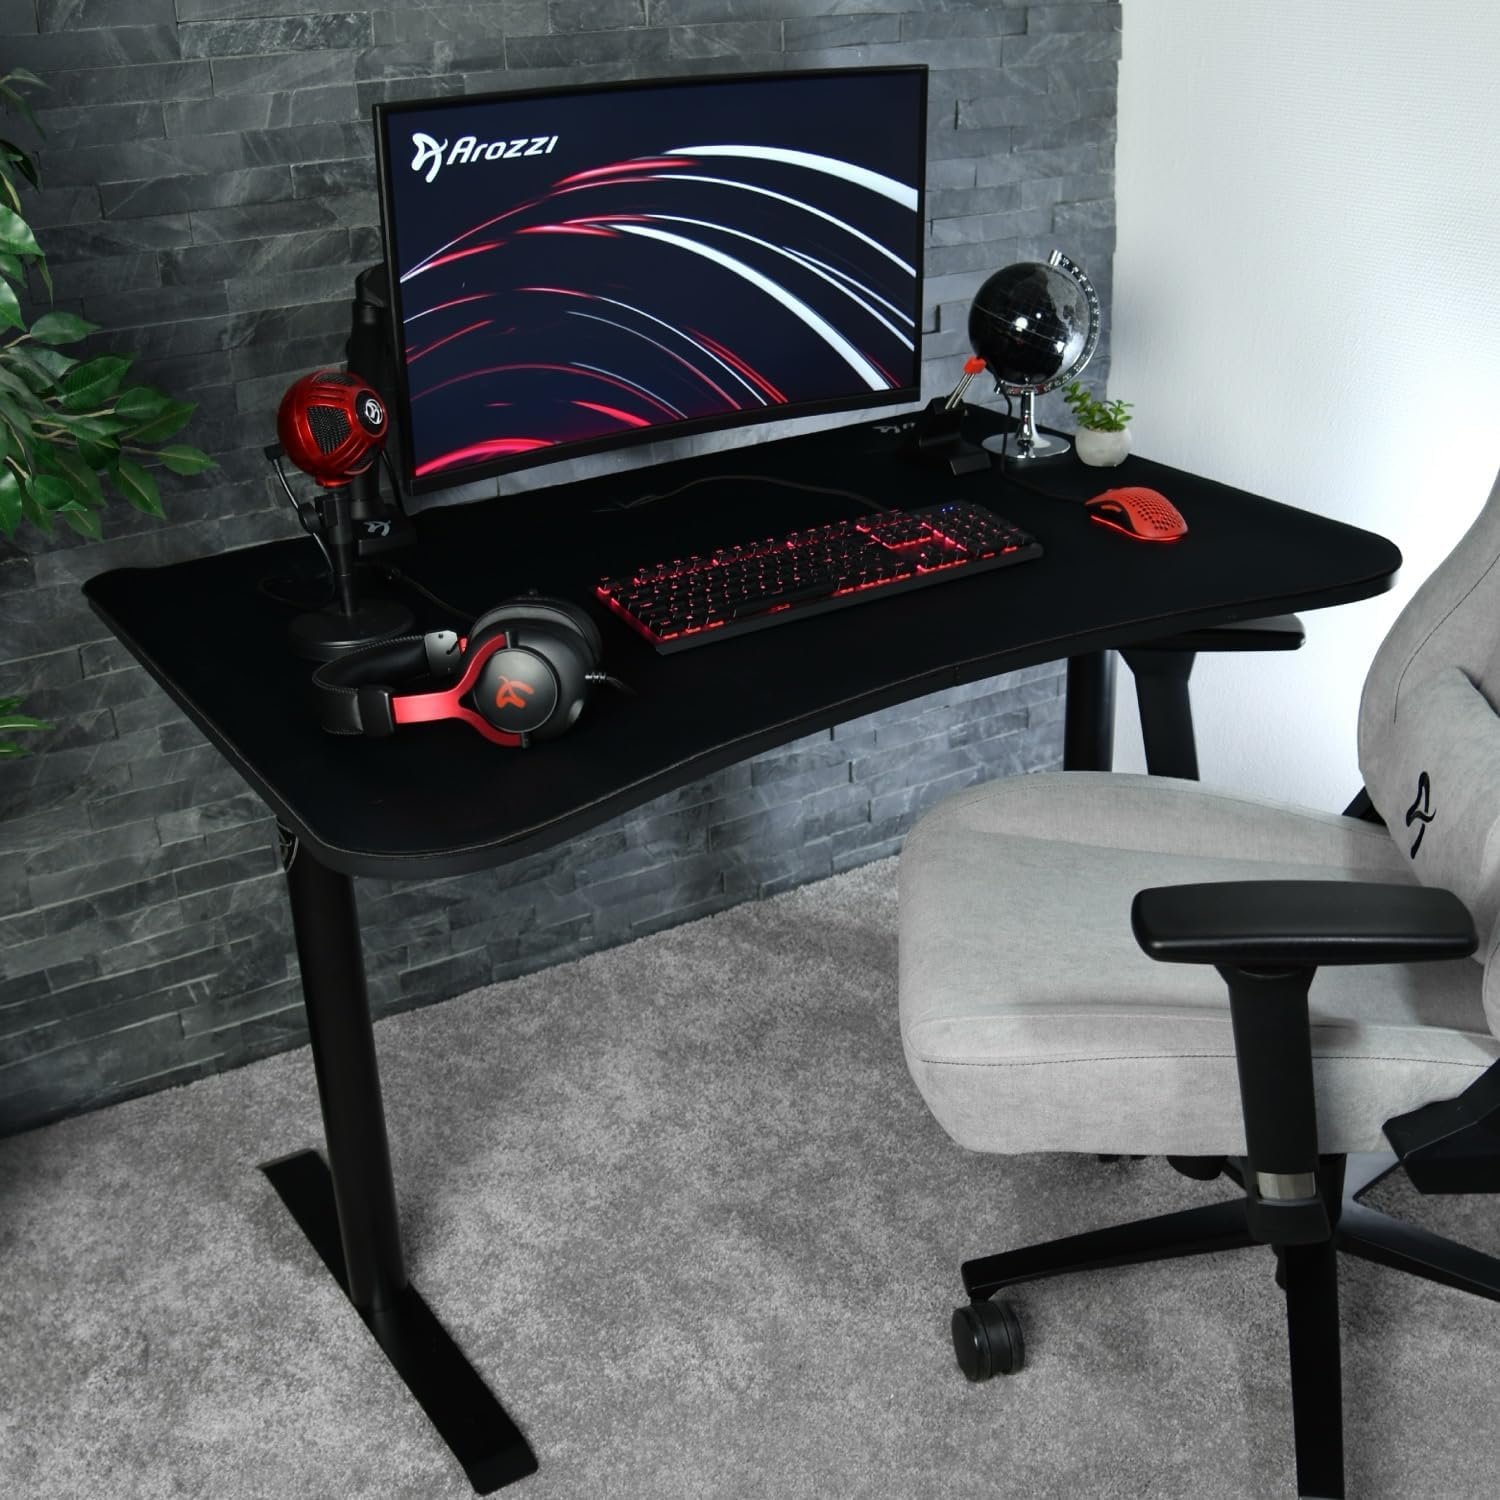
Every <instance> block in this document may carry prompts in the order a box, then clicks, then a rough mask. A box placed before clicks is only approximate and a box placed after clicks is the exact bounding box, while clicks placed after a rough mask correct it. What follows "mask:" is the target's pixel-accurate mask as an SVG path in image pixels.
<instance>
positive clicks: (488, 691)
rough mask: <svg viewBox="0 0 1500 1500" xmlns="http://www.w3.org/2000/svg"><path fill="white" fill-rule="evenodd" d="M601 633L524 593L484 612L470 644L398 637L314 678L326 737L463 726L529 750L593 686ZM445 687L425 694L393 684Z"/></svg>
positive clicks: (599, 677) (562, 725)
mask: <svg viewBox="0 0 1500 1500" xmlns="http://www.w3.org/2000/svg"><path fill="white" fill-rule="evenodd" d="M602 653H603V646H602V642H601V641H600V638H599V627H598V626H597V625H595V623H594V622H593V620H591V619H590V618H589V616H588V615H587V614H586V613H585V612H584V611H583V610H582V609H580V608H579V607H578V606H577V605H576V604H570V603H568V602H567V601H566V600H562V599H544V598H541V597H540V596H537V595H527V596H526V597H524V598H520V599H510V600H507V601H506V602H505V603H504V604H500V605H497V606H496V607H495V608H494V609H491V610H488V611H487V612H486V613H484V614H482V615H481V616H480V617H479V618H478V619H477V620H476V621H475V622H474V627H473V629H472V630H470V632H469V634H468V636H467V637H466V638H460V637H459V636H458V635H456V634H455V633H454V632H453V631H451V630H436V631H433V632H431V633H430V634H428V635H405V636H398V637H397V638H396V639H394V640H384V641H377V642H376V643H375V644H374V645H370V646H364V647H361V648H360V649H359V650H357V651H351V652H349V653H348V654H347V655H345V656H341V657H339V658H337V659H336V660H334V661H330V662H325V663H324V664H323V665H322V666H321V667H319V668H318V670H317V671H316V672H315V673H314V674H313V679H312V680H313V687H314V688H315V689H316V692H317V702H318V717H319V719H320V721H321V722H322V725H323V728H324V729H326V730H328V732H329V733H330V734H364V735H370V736H371V737H373V738H377V739H379V738H384V737H385V736H386V735H389V734H394V733H395V731H396V729H397V728H398V727H399V726H400V725H404V724H425V723H430V722H432V721H433V720H436V719H460V720H462V721H463V722H464V723H466V724H468V725H470V726H472V727H473V728H474V729H477V730H478V731H479V733H480V734H482V735H483V736H484V737H485V738H486V739H487V740H492V741H493V742H494V743H495V744H497V745H517V746H521V747H525V746H526V745H529V744H530V743H531V742H532V741H533V740H549V739H553V738H555V737H556V736H557V735H559V734H561V733H562V732H563V731H564V730H565V729H568V728H570V727H571V726H572V725H573V723H574V722H575V721H576V720H577V718H578V716H579V714H581V713H582V712H583V706H584V704H585V703H586V702H588V699H589V694H590V692H591V691H592V689H593V687H594V685H595V684H597V683H601V682H607V681H610V679H609V678H608V677H607V676H606V675H605V673H603V672H602V671H600V670H599V663H600V658H601V656H602ZM415 677H428V678H439V679H442V680H443V684H444V685H443V686H441V687H438V688H436V689H431V690H428V691H424V692H401V691H398V690H397V689H396V687H394V686H392V685H391V684H394V683H399V682H402V681H404V680H405V679H408V678H415Z"/></svg>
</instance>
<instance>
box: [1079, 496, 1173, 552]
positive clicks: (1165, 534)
mask: <svg viewBox="0 0 1500 1500" xmlns="http://www.w3.org/2000/svg"><path fill="white" fill-rule="evenodd" d="M1083 508H1084V509H1085V510H1086V511H1088V513H1089V519H1090V520H1094V521H1097V522H1098V523H1099V524H1100V525H1101V526H1108V527H1110V528H1111V529H1112V530H1114V531H1122V532H1124V533H1125V535H1126V536H1128V537H1130V538H1131V539H1132V540H1134V541H1137V542H1175V541H1176V540H1177V538H1178V537H1180V536H1186V535H1187V529H1188V528H1187V522H1186V521H1184V520H1183V519H1182V514H1181V512H1180V511H1179V510H1178V509H1177V507H1176V506H1175V505H1173V504H1172V502H1171V501H1170V500H1168V499H1167V497H1166V496H1165V495H1162V494H1159V493H1158V492H1157V491H1156V490H1148V489H1146V488H1145V487H1144V486H1142V485H1129V486H1127V487H1126V488H1124V489H1118V490H1105V492H1104V493H1103V494H1102V495H1095V496H1094V498H1093V499H1092V500H1085V501H1084V502H1083Z"/></svg>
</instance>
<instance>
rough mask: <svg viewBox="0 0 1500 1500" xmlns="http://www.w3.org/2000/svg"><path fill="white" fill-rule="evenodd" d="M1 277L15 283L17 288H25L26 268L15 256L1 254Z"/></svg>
mask: <svg viewBox="0 0 1500 1500" xmlns="http://www.w3.org/2000/svg"><path fill="white" fill-rule="evenodd" d="M0 276H4V277H6V278H8V279H9V280H11V281H14V282H15V283H16V285H17V286H25V284H26V267H25V266H23V265H22V264H21V262H20V261H19V260H18V259H17V258H16V257H15V256H14V255H3V254H0Z"/></svg>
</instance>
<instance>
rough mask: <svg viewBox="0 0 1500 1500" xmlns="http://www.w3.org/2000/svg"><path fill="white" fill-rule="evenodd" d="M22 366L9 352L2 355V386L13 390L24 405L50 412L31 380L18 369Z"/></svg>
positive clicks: (12, 392) (38, 411) (13, 393)
mask: <svg viewBox="0 0 1500 1500" xmlns="http://www.w3.org/2000/svg"><path fill="white" fill-rule="evenodd" d="M19 368H20V361H19V360H17V359H16V358H15V356H14V355H13V354H11V353H9V352H6V354H5V355H4V356H3V357H0V387H3V388H4V389H5V390H7V391H9V392H11V394H12V395H14V396H15V397H16V399H17V400H18V401H20V403H21V404H22V405H23V406H26V407H29V408H30V409H31V410H32V411H34V412H36V413H38V414H39V415H41V414H49V415H50V413H48V408H47V407H46V405H45V404H44V403H43V402H42V401H40V400H39V399H38V398H37V393H36V391H35V390H34V389H33V388H32V386H31V383H30V382H29V381H26V380H23V379H22V378H21V376H19V375H18V374H17V373H16V371H17V369H19Z"/></svg>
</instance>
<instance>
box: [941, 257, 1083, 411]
mask: <svg viewBox="0 0 1500 1500" xmlns="http://www.w3.org/2000/svg"><path fill="white" fill-rule="evenodd" d="M969 342H970V343H971V344H972V345H973V346H974V352H975V353H976V354H977V355H979V356H980V357H981V358H982V359H983V360H984V362H985V364H986V365H988V366H989V371H990V374H991V375H993V376H994V377H995V380H996V381H997V382H998V384H999V385H1000V387H1001V389H1002V390H1004V389H1008V390H1009V391H1010V392H1011V394H1012V395H1020V394H1022V393H1024V392H1026V391H1032V392H1034V393H1036V394H1037V395H1040V394H1041V393H1042V392H1044V391H1050V390H1053V389H1054V388H1055V387H1057V386H1060V385H1063V384H1064V383H1065V382H1067V381H1069V380H1072V379H1073V377H1074V376H1075V375H1077V374H1078V372H1079V371H1080V370H1082V369H1083V367H1084V365H1086V364H1087V363H1088V361H1089V358H1090V356H1091V355H1092V354H1093V352H1094V348H1095V345H1097V343H1098V342H1099V302H1098V298H1097V297H1095V296H1094V295H1093V288H1092V287H1091V286H1089V284H1088V281H1087V278H1085V277H1084V276H1083V273H1082V272H1081V271H1078V270H1077V268H1076V267H1073V268H1072V270H1071V271H1067V270H1064V269H1063V268H1062V267H1061V266H1059V265H1043V264H1042V263H1041V262H1040V261H1021V262H1020V263H1018V264H1017V265H1013V266H1006V267H1005V269H1004V270H1002V271H996V272H995V274H994V275H993V276H991V277H990V279H989V280H988V281H986V282H985V284H984V285H983V286H982V287H980V288H979V291H978V293H977V294H976V295H975V297H974V305H973V306H972V307H971V308H970V309H969Z"/></svg>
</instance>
